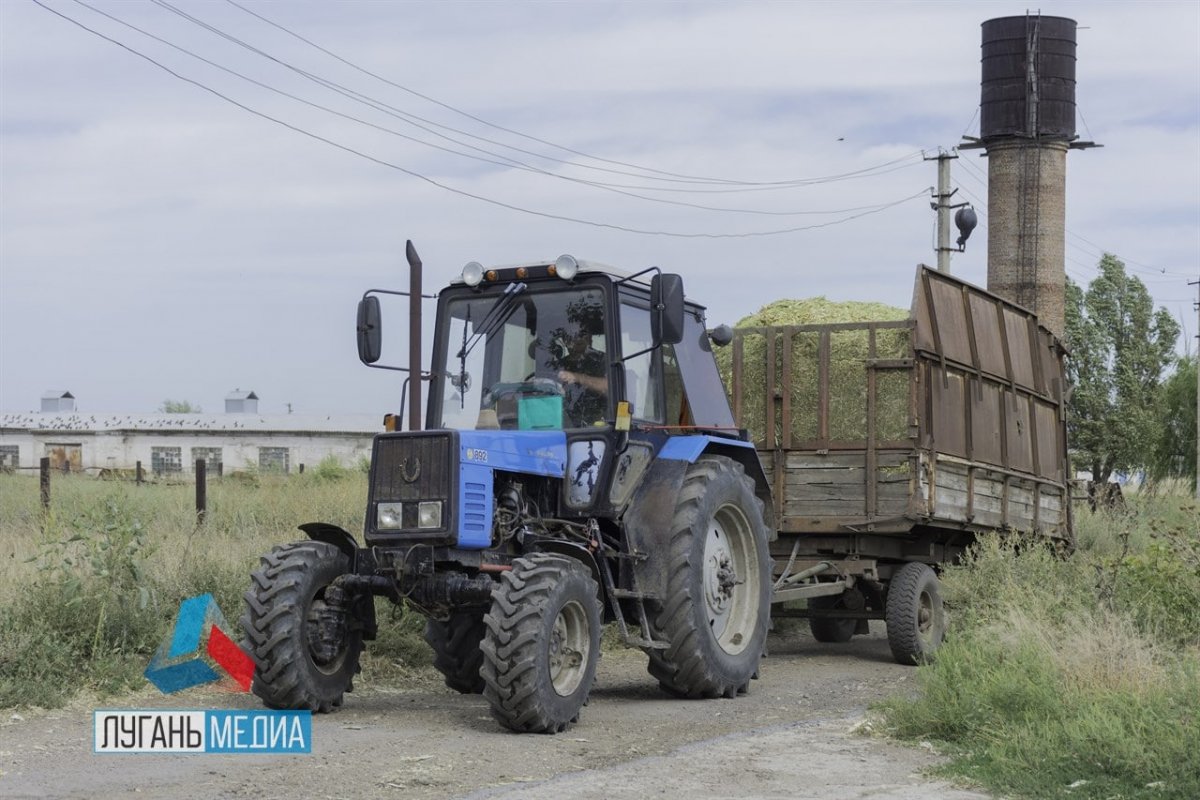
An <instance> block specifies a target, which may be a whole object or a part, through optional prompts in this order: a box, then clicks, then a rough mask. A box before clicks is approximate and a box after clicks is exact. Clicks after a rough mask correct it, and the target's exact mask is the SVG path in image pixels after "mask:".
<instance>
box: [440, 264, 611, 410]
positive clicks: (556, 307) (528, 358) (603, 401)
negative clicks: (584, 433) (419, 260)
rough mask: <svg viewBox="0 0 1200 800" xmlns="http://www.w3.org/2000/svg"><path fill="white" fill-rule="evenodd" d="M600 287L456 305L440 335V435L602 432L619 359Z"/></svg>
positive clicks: (475, 298)
mask: <svg viewBox="0 0 1200 800" xmlns="http://www.w3.org/2000/svg"><path fill="white" fill-rule="evenodd" d="M604 309H605V301H604V293H603V292H602V291H601V290H600V289H599V288H593V287H568V288H564V289H562V290H556V291H544V290H538V291H529V290H526V289H525V287H524V285H523V284H510V286H509V287H508V288H507V289H506V290H505V291H504V292H503V293H494V292H493V293H488V294H470V295H465V296H461V297H458V298H455V299H452V300H450V301H449V302H448V303H447V305H446V311H445V316H444V322H443V324H442V325H441V329H440V330H439V331H438V335H439V336H440V337H444V338H443V339H442V341H441V342H440V343H439V344H440V345H441V346H440V349H439V352H441V353H444V354H445V358H444V363H441V364H437V365H435V369H434V380H437V381H441V382H442V387H441V389H442V390H441V397H442V401H441V427H443V428H456V429H459V430H471V429H489V428H490V429H498V428H504V429H521V430H559V429H563V428H580V427H590V426H592V425H597V424H603V423H604V420H605V418H606V417H607V416H609V414H608V406H609V400H608V395H609V392H608V375H609V362H610V360H611V359H610V357H609V354H608V352H607V347H606V341H605V325H604V323H605V311H604Z"/></svg>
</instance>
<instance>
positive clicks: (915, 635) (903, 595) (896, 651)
mask: <svg viewBox="0 0 1200 800" xmlns="http://www.w3.org/2000/svg"><path fill="white" fill-rule="evenodd" d="M885 616H886V617H887V636H888V644H889V645H890V646H891V648H892V657H893V658H895V659H896V662H897V663H900V664H921V663H924V662H926V661H928V660H929V659H930V658H932V657H933V652H934V651H935V650H937V648H938V646H939V645H940V644H941V643H942V637H944V636H945V634H946V611H945V608H944V607H943V606H942V589H941V585H940V584H939V582H938V577H937V573H935V572H934V571H933V569H932V568H931V567H929V566H928V565H927V564H919V563H916V562H912V563H908V564H905V565H904V566H902V567H901V568H900V569H898V570H897V571H896V574H895V575H893V576H892V580H891V581H890V583H889V584H888V592H887V601H886V608H885Z"/></svg>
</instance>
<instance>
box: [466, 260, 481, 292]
mask: <svg viewBox="0 0 1200 800" xmlns="http://www.w3.org/2000/svg"><path fill="white" fill-rule="evenodd" d="M462 279H463V283H465V284H466V285H467V286H478V285H479V283H480V282H481V281H482V280H483V264H480V263H479V262H478V261H469V262H467V265H466V266H465V267H463V268H462Z"/></svg>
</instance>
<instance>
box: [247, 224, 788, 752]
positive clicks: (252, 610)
mask: <svg viewBox="0 0 1200 800" xmlns="http://www.w3.org/2000/svg"><path fill="white" fill-rule="evenodd" d="M409 262H410V268H412V269H414V270H415V271H416V274H417V275H418V276H419V271H420V261H419V259H417V258H416V254H415V251H413V250H412V248H411V244H410V247H409ZM413 285H414V286H415V287H417V288H416V290H415V291H414V292H413V293H412V295H413V296H414V297H418V298H419V296H420V290H419V286H420V280H419V277H417V279H416V280H415V282H414V284H413ZM379 294H402V293H400V292H383V291H382V290H380V291H375V290H373V291H371V292H368V293H367V294H366V295H364V297H363V300H362V302H361V303H360V306H359V315H358V337H359V341H358V343H359V355H360V357H361V358H362V360H363V361H364V362H365V363H368V364H373V365H376V366H378V364H376V362H377V361H378V359H379V357H380V352H379V351H380V343H381V337H380V330H381V328H380V323H381V320H380V316H381V315H380V304H379V300H378V295H379ZM437 300H438V304H437V324H436V326H435V331H436V333H435V337H436V338H435V342H434V345H433V363H432V366H431V368H430V369H428V370H421V369H419V367H417V368H412V366H413V365H410V380H413V381H416V380H421V381H423V382H425V383H427V385H428V406H427V412H426V424H425V425H424V426H422V428H421V429H420V430H409V431H395V430H390V431H389V432H385V433H381V434H379V435H378V436H376V438H375V441H374V445H373V454H372V459H371V468H370V477H369V493H368V498H367V512H366V520H365V530H364V531H363V539H364V545H363V546H360V545H359V544H358V542H357V541H356V539H355V538H354V536H352V535H351V534H350V533H348V532H347V531H345V530H343V529H341V528H338V527H336V526H334V525H330V524H326V523H309V524H306V525H302V526H301V530H303V531H304V533H305V534H306V535H307V536H308V540H307V541H302V542H298V543H294V544H288V545H282V546H279V547H276V548H275V549H274V550H272V551H271V552H270V553H268V554H267V555H266V556H264V557H263V558H262V562H261V565H260V567H259V569H258V570H256V571H255V572H254V573H253V584H252V587H251V589H250V591H248V592H247V593H246V610H245V613H244V615H243V616H242V619H241V622H242V626H243V628H244V630H245V634H246V641H247V643H248V646H249V649H250V651H251V653H252V655H253V657H254V659H255V662H256V665H257V669H256V671H255V675H254V683H253V690H254V692H255V693H256V694H257V695H258V696H259V697H261V698H262V700H263V701H264V702H265V703H266V704H267V705H268V706H270V707H272V708H300V709H303V708H308V709H312V710H314V711H329V710H331V709H333V708H335V707H337V706H339V705H340V704H341V703H342V700H343V694H344V693H345V692H348V691H350V690H351V689H352V679H353V677H354V675H355V673H356V672H357V670H358V660H359V655H360V653H361V652H362V648H363V643H364V641H367V640H370V639H373V638H374V637H375V634H376V620H375V612H374V609H375V604H374V598H375V597H376V596H383V597H386V598H389V599H391V600H392V601H394V602H396V603H403V604H405V605H407V606H408V607H409V608H412V609H416V610H417V611H419V612H420V613H422V614H424V615H425V616H426V617H427V619H428V622H427V624H426V630H425V638H426V640H427V641H428V642H429V644H430V645H431V646H432V648H433V651H434V664H435V665H436V667H437V668H438V670H440V671H441V673H442V674H443V675H444V676H445V681H446V684H447V685H448V686H450V687H451V688H453V689H456V690H458V691H460V692H463V693H482V694H483V695H484V697H486V698H487V700H488V702H489V704H490V705H491V709H492V713H493V715H494V716H495V718H496V719H497V720H498V721H499V722H500V724H502V725H503V726H505V727H507V728H510V729H512V730H515V731H522V732H543V733H557V732H559V731H562V730H564V729H566V728H567V727H568V726H569V725H570V724H571V723H573V722H575V721H576V720H577V719H578V717H579V713H580V710H581V709H582V707H583V705H584V704H585V702H586V701H587V698H588V693H589V691H590V689H591V686H592V683H593V680H594V677H595V673H596V663H597V660H598V657H599V654H600V632H601V626H602V624H604V623H606V622H615V623H616V626H617V629H618V630H619V632H620V635H621V637H622V638H623V640H624V641H625V643H627V644H629V645H631V646H634V647H639V648H641V649H642V650H643V651H645V653H646V654H647V656H648V658H649V664H648V668H649V671H650V674H651V675H652V676H653V678H655V679H657V680H658V682H659V683H660V684H661V686H662V688H663V689H664V690H665V691H666V692H668V693H670V694H672V695H676V696H679V697H691V698H701V697H734V696H736V695H738V694H741V693H744V692H746V691H747V689H748V687H749V684H750V681H751V679H752V678H754V677H756V674H757V671H758V667H759V661H760V659H761V657H762V654H763V649H764V643H765V640H766V635H767V626H768V613H769V607H770V596H771V561H770V557H769V555H768V540H769V539H771V538H772V537H773V533H772V530H773V528H772V520H770V519H769V518H765V517H767V516H769V515H770V513H771V511H770V509H771V503H770V494H769V489H768V485H767V482H766V479H765V477H764V474H763V470H762V467H761V466H760V464H759V460H758V456H757V454H756V451H755V450H754V447H753V446H752V444H751V443H750V442H748V441H747V439H746V435H745V433H744V432H743V431H740V430H738V429H737V428H736V426H735V424H734V420H733V416H732V414H731V413H730V408H729V403H728V400H727V398H726V394H725V390H724V388H723V386H722V384H721V379H720V376H719V374H718V371H717V366H716V363H715V361H714V359H713V353H712V343H713V342H714V341H716V342H717V343H718V344H722V343H727V342H728V338H729V332H728V329H725V328H718V329H717V330H716V331H712V332H710V331H708V330H707V329H706V327H705V319H704V309H703V308H702V307H701V306H698V305H696V304H695V303H692V302H690V301H688V300H686V299H685V298H684V295H683V286H682V281H681V279H680V277H679V276H678V275H670V274H663V273H661V272H659V270H657V268H653V269H650V270H645V271H643V272H639V273H637V274H634V275H625V274H622V273H619V272H617V271H615V270H612V269H609V268H606V267H603V266H600V265H597V264H591V263H588V262H585V261H580V260H577V259H575V258H573V257H572V256H562V257H560V258H558V259H557V260H556V261H554V262H552V263H548V262H536V263H530V264H524V265H519V266H512V267H497V268H492V269H485V268H483V267H482V266H480V265H479V264H477V263H475V262H472V263H471V264H468V265H467V267H466V268H465V269H464V270H463V273H462V276H461V278H459V279H457V280H455V281H454V282H453V283H451V285H450V286H448V287H447V288H445V289H443V290H442V291H441V292H440V294H439V295H438V298H437ZM416 335H417V336H419V327H418V328H417V330H416ZM410 352H411V351H410ZM418 352H419V351H418ZM418 396H419V393H418ZM410 399H411V398H410ZM390 427H395V426H394V425H392V426H390Z"/></svg>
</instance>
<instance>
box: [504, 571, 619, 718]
mask: <svg viewBox="0 0 1200 800" xmlns="http://www.w3.org/2000/svg"><path fill="white" fill-rule="evenodd" d="M512 567H513V568H512V570H511V571H509V572H505V573H503V575H502V576H501V579H500V581H499V582H498V583H497V585H496V588H495V589H494V590H493V591H492V608H491V611H489V612H488V613H487V614H486V615H485V616H484V618H483V620H484V624H485V625H486V626H487V632H486V633H485V635H484V637H483V643H482V644H481V645H480V650H481V651H482V652H483V669H482V672H481V675H482V677H483V685H484V688H483V696H484V697H486V698H487V701H488V703H490V704H491V707H492V716H494V717H495V718H496V719H497V720H498V721H499V722H500V724H501V725H503V726H504V727H506V728H509V729H511V730H514V731H518V732H521V733H559V732H561V731H564V730H566V729H567V727H568V726H569V725H570V724H571V723H572V722H575V721H576V720H578V719H579V711H580V709H581V708H583V705H584V704H585V703H586V702H587V698H588V692H590V691H591V688H592V682H593V680H594V679H595V677H596V662H597V661H598V660H599V658H600V598H599V587H598V586H597V585H596V581H595V580H594V579H593V578H592V573H591V571H590V570H589V569H588V568H587V567H586V566H584V565H583V564H581V563H580V562H578V561H575V560H574V559H571V558H566V557H563V556H557V555H549V554H546V553H534V554H531V555H528V556H525V557H524V558H518V559H517V560H515V561H514V562H513V565H512Z"/></svg>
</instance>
